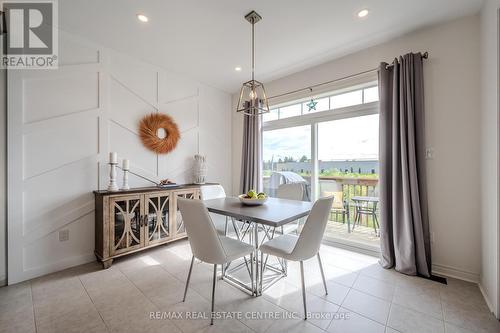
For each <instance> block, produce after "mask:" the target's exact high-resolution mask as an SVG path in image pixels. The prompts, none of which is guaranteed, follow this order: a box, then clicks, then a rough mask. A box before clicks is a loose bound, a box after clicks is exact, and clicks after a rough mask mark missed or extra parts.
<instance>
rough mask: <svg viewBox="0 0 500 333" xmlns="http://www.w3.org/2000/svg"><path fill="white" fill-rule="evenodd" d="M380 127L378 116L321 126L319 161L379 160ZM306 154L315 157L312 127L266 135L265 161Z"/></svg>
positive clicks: (264, 143) (288, 129)
mask: <svg viewBox="0 0 500 333" xmlns="http://www.w3.org/2000/svg"><path fill="white" fill-rule="evenodd" d="M378 128H379V125H378V114H375V115H369V116H363V117H355V118H348V119H341V120H335V121H329V122H323V123H320V124H318V158H319V160H321V161H331V160H353V159H378V137H379V133H378ZM303 155H305V156H307V158H308V159H309V158H311V126H310V125H307V126H300V127H292V128H285V129H279V130H274V131H265V132H264V136H263V159H264V161H269V160H271V159H272V158H273V156H274V161H278V159H279V158H282V159H284V157H285V156H292V157H293V158H295V159H297V160H298V159H300V158H301V157H302V156H303Z"/></svg>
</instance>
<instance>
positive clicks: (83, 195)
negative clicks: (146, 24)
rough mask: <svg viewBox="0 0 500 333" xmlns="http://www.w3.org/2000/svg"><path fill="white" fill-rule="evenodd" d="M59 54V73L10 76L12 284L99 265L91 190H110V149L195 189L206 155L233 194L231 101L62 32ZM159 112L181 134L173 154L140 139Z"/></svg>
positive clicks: (212, 174) (212, 172)
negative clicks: (64, 234) (64, 233)
mask: <svg viewBox="0 0 500 333" xmlns="http://www.w3.org/2000/svg"><path fill="white" fill-rule="evenodd" d="M60 50H61V51H60V63H61V64H62V65H61V66H60V68H59V69H58V70H47V71H39V70H37V71H14V70H12V71H9V75H8V141H9V142H8V169H9V173H8V184H9V192H8V195H9V201H8V213H9V219H8V237H9V239H8V249H9V267H8V280H9V283H10V284H12V283H15V282H19V281H22V280H26V279H29V278H32V277H35V276H39V275H43V274H46V273H49V272H53V271H56V270H60V269H63V268H66V267H69V266H73V265H77V264H80V263H84V262H88V261H91V260H94V255H93V251H94V197H93V194H92V191H93V190H95V189H97V188H99V189H105V188H106V186H107V180H108V173H109V172H108V169H107V165H106V163H107V158H108V153H109V151H116V152H118V155H119V157H120V159H121V158H128V159H130V161H131V169H132V171H134V172H137V173H140V174H142V175H144V176H146V177H150V178H152V179H155V180H159V179H164V178H171V179H174V180H175V181H177V182H178V183H188V182H191V181H192V162H193V155H194V154H197V153H200V154H205V155H207V158H208V163H209V169H208V174H209V179H210V180H211V181H217V182H220V183H221V184H222V185H223V186H224V187H226V188H227V189H230V188H231V146H230V142H231V141H230V140H231V99H230V98H231V97H230V95H229V94H227V93H225V92H222V91H220V90H217V89H214V88H211V87H208V86H206V85H204V84H201V83H199V82H195V81H193V80H190V79H188V78H185V77H183V76H181V75H178V74H175V73H171V72H169V71H166V70H164V69H161V68H157V67H154V66H151V65H149V64H145V63H143V62H141V61H138V60H136V59H133V58H130V57H128V56H126V55H124V54H120V53H117V52H115V51H112V50H109V49H106V48H102V47H99V46H96V45H93V44H92V43H88V42H85V41H82V40H80V39H79V38H78V37H76V36H72V35H69V34H66V33H63V32H61V33H60ZM158 111H159V112H163V113H166V114H169V115H171V116H172V117H173V118H174V120H175V121H176V122H177V124H178V126H179V129H180V131H181V140H180V141H179V143H178V146H177V149H176V150H174V151H173V152H171V153H170V154H167V155H156V154H154V153H152V152H150V151H148V150H146V149H145V148H144V147H143V146H142V144H141V142H140V140H139V138H138V136H137V133H138V123H139V120H140V119H141V118H142V116H144V115H146V114H148V113H151V112H158ZM130 182H131V185H132V186H144V185H148V183H147V182H146V181H144V180H142V179H140V178H137V177H134V176H131V179H130ZM118 183H119V184H121V173H119V182H118ZM61 230H69V235H70V236H69V240H67V241H62V242H60V241H59V231H61Z"/></svg>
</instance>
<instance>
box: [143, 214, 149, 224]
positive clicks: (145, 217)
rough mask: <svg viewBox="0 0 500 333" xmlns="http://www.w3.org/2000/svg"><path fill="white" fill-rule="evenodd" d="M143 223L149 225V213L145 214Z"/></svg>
mask: <svg viewBox="0 0 500 333" xmlns="http://www.w3.org/2000/svg"><path fill="white" fill-rule="evenodd" d="M142 225H143V226H144V227H145V226H147V225H148V215H147V214H145V215H144V219H143V222H142Z"/></svg>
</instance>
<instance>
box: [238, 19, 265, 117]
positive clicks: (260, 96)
mask: <svg viewBox="0 0 500 333" xmlns="http://www.w3.org/2000/svg"><path fill="white" fill-rule="evenodd" d="M245 20H247V21H248V22H250V24H252V79H251V80H250V81H247V82H245V83H243V85H242V87H241V91H240V98H239V100H238V106H237V108H236V111H237V112H242V113H243V114H246V115H249V116H258V115H261V114H264V113H268V112H269V104H268V101H267V96H266V90H265V89H264V84H263V83H262V82H259V81H257V80H255V73H254V72H255V37H254V31H255V23H257V22H259V21H260V20H262V17H261V16H260V15H259V14H257V13H256V12H255V11H253V10H252V11H251V12H250V13H248V14H247V15H245Z"/></svg>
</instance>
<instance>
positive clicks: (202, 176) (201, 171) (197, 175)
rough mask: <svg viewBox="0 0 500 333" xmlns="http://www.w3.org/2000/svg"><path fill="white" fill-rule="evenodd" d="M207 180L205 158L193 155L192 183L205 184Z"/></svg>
mask: <svg viewBox="0 0 500 333" xmlns="http://www.w3.org/2000/svg"><path fill="white" fill-rule="evenodd" d="M206 178H207V164H206V157H205V156H201V155H194V183H195V184H205V182H206Z"/></svg>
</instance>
